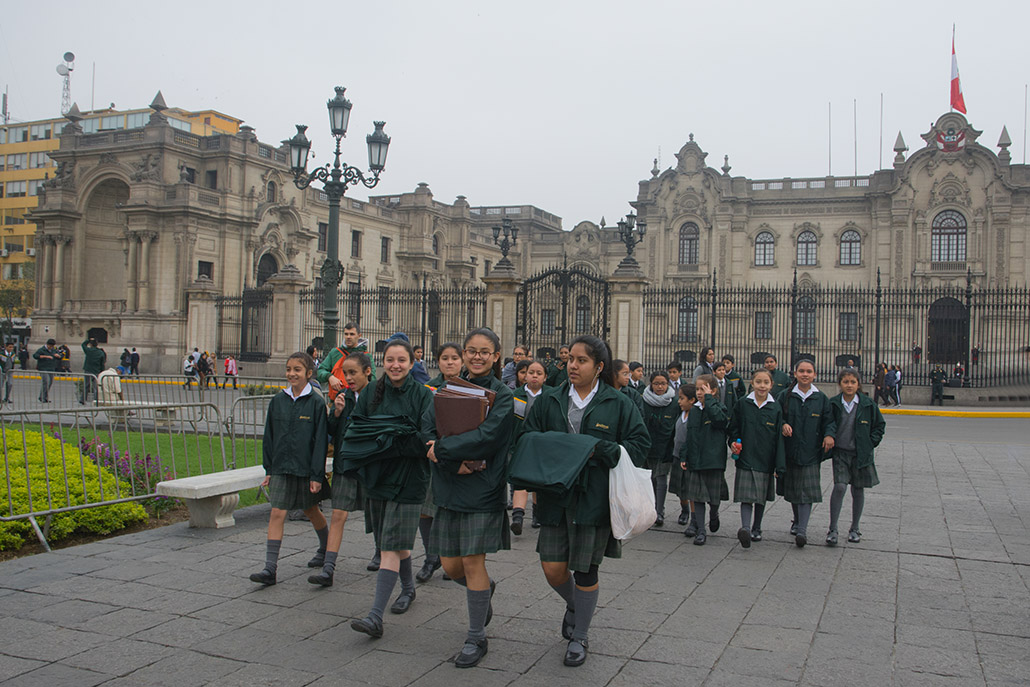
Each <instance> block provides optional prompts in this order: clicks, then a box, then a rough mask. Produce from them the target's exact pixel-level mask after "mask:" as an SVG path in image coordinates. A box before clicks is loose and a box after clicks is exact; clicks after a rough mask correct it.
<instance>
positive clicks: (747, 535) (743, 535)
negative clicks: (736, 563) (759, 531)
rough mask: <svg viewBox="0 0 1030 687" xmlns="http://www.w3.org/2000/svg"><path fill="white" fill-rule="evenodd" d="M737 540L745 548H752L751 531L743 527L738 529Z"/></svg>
mask: <svg viewBox="0 0 1030 687" xmlns="http://www.w3.org/2000/svg"><path fill="white" fill-rule="evenodd" d="M737 541H739V542H740V545H741V546H742V547H744V548H745V549H750V548H751V532H750V531H749V530H747V529H745V528H743V527H741V528H740V529H739V530H737Z"/></svg>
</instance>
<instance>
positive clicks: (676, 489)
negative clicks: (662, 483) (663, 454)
mask: <svg viewBox="0 0 1030 687" xmlns="http://www.w3.org/2000/svg"><path fill="white" fill-rule="evenodd" d="M669 465H670V468H669V492H670V493H672V494H675V495H676V496H678V497H679V498H680V501H686V500H688V499H687V475H688V474H689V470H684V469H683V468H681V467H680V463H679V461H678V460H677V461H674V462H672V463H669Z"/></svg>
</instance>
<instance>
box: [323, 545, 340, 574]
mask: <svg viewBox="0 0 1030 687" xmlns="http://www.w3.org/2000/svg"><path fill="white" fill-rule="evenodd" d="M339 555H340V552H339V551H326V552H325V563H323V564H322V572H324V573H325V574H326V575H332V574H333V573H334V572H336V557H337V556H339Z"/></svg>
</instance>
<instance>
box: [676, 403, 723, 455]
mask: <svg viewBox="0 0 1030 687" xmlns="http://www.w3.org/2000/svg"><path fill="white" fill-rule="evenodd" d="M728 420H729V414H728V413H727V412H726V407H725V406H724V405H723V404H722V403H719V399H718V398H717V397H716V396H713V395H712V394H708V395H706V396H705V407H704V408H698V407H696V406H695V407H694V409H693V410H691V411H690V415H687V440H686V441H685V442H683V448H681V449H680V460H681V461H684V462H686V464H687V467H688V468H690V469H691V470H725V469H726V423H727V421H728Z"/></svg>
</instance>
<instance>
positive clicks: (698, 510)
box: [694, 501, 708, 534]
mask: <svg viewBox="0 0 1030 687" xmlns="http://www.w3.org/2000/svg"><path fill="white" fill-rule="evenodd" d="M706 505H708V504H705V503H702V502H700V501H694V524H695V525H697V533H698V534H704V533H705V506H706Z"/></svg>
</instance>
